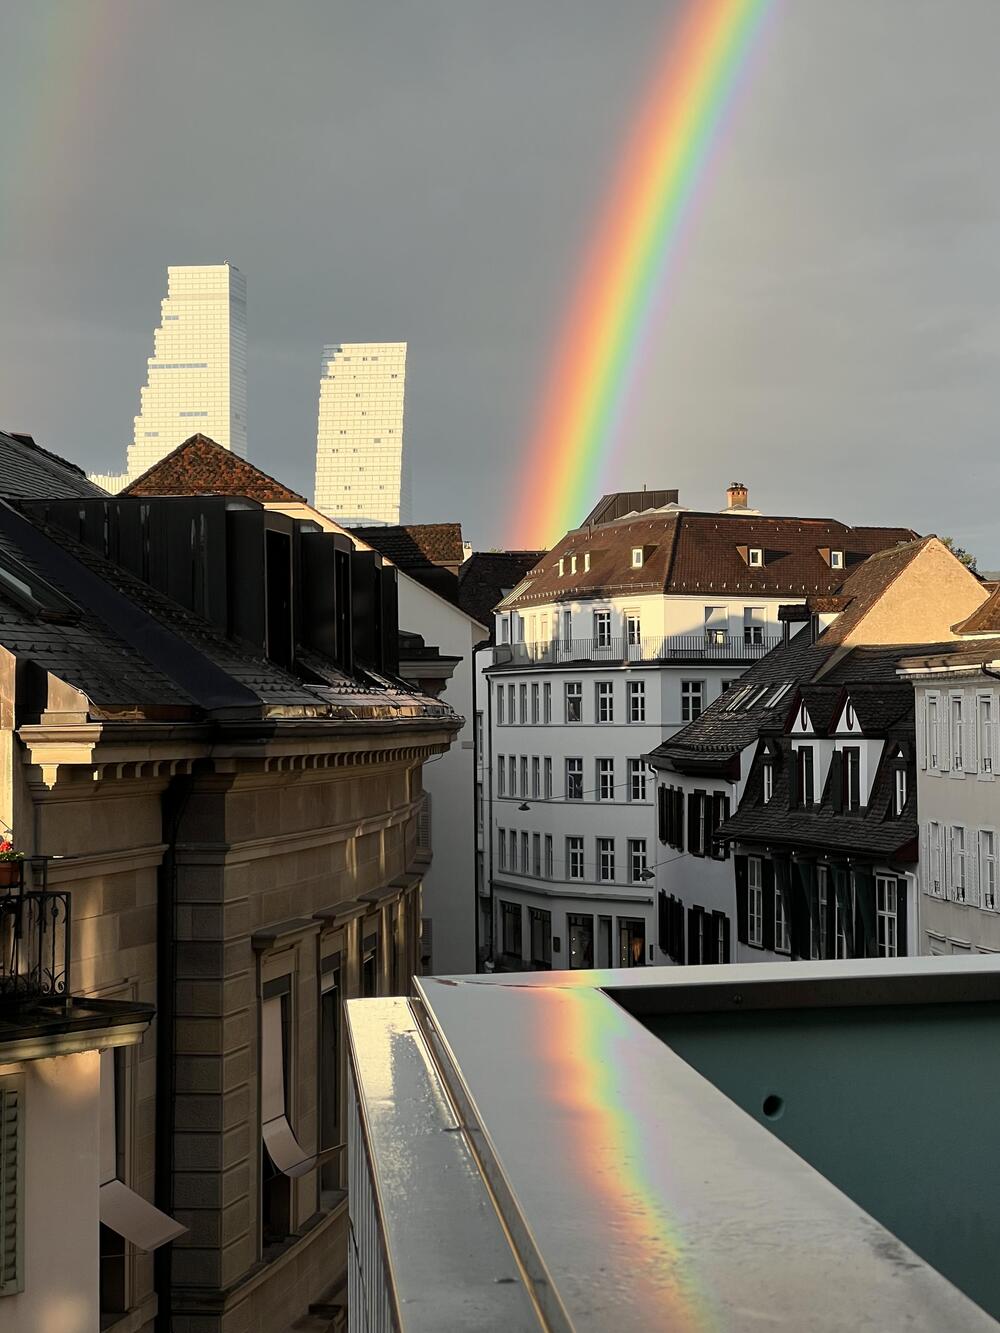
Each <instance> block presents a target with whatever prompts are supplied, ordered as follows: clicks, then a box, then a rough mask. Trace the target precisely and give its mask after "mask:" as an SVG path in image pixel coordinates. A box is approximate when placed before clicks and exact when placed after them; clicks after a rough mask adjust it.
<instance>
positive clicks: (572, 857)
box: [566, 838, 583, 879]
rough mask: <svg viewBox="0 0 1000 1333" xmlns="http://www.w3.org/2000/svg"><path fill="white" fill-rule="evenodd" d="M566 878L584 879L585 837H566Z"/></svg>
mask: <svg viewBox="0 0 1000 1333" xmlns="http://www.w3.org/2000/svg"><path fill="white" fill-rule="evenodd" d="M566 878H567V879H583V839H582V838H567V839H566Z"/></svg>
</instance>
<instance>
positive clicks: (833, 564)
mask: <svg viewBox="0 0 1000 1333" xmlns="http://www.w3.org/2000/svg"><path fill="white" fill-rule="evenodd" d="M830 568H831V569H843V568H844V553H843V551H831V552H830Z"/></svg>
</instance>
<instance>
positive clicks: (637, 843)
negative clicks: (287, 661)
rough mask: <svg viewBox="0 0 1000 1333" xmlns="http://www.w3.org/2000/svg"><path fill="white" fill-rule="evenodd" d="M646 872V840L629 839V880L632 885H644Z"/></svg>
mask: <svg viewBox="0 0 1000 1333" xmlns="http://www.w3.org/2000/svg"><path fill="white" fill-rule="evenodd" d="M645 870H646V839H645V838H629V840H628V878H629V883H630V884H641V883H643V882H644V881H643V878H642V872H643V871H645Z"/></svg>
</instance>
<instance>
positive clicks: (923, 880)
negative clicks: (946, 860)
mask: <svg viewBox="0 0 1000 1333" xmlns="http://www.w3.org/2000/svg"><path fill="white" fill-rule="evenodd" d="M919 828H920V852H919V856H920V860H919V862H918V864H917V877H918V879H919V881H920V884H921V885H922V886H923V890H924V892H925V893H930V892H931V890H932V889H933V887H934V883H933V879H934V872H933V870H932V869H931V853H930V836H929V832H928V826H927V824H924V823H921V824H920V825H919Z"/></svg>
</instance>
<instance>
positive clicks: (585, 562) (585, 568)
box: [583, 551, 590, 574]
mask: <svg viewBox="0 0 1000 1333" xmlns="http://www.w3.org/2000/svg"><path fill="white" fill-rule="evenodd" d="M583 572H584V573H585V574H587V573H589V572H590V552H589V551H587V552H586V554H585V555H584V557H583Z"/></svg>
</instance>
